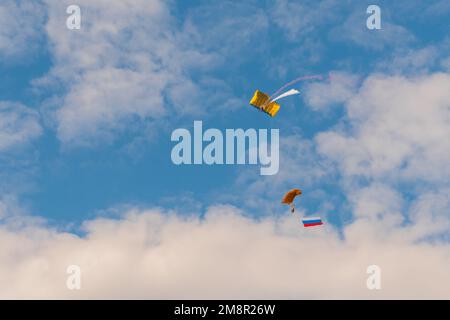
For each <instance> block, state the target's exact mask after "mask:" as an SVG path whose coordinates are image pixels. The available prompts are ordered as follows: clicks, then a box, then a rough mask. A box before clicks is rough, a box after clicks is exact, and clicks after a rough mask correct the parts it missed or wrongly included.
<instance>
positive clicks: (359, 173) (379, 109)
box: [0, 0, 450, 248]
mask: <svg viewBox="0 0 450 320" xmlns="http://www.w3.org/2000/svg"><path fill="white" fill-rule="evenodd" d="M69 2H70V1H69ZM69 2H67V1H53V0H45V1H36V2H34V3H33V4H31V3H27V2H26V1H13V0H8V1H6V2H5V4H2V5H0V9H1V10H0V18H2V17H3V21H4V22H0V87H1V88H2V89H1V90H0V106H1V108H0V112H1V113H2V117H4V119H7V120H5V121H4V122H3V123H2V122H0V159H1V161H0V162H1V164H0V178H1V181H0V190H1V191H2V197H1V198H0V200H1V201H0V203H3V206H4V208H6V209H4V211H5V212H6V213H3V214H0V218H1V217H2V216H3V218H5V219H6V220H7V219H8V218H11V217H15V216H16V212H19V213H21V214H25V215H26V216H30V217H35V218H40V219H44V220H45V221H47V222H46V223H47V224H49V225H51V226H54V227H56V228H61V229H64V230H72V231H73V232H75V234H78V233H79V232H80V231H79V228H80V226H81V225H83V224H84V223H86V221H89V220H92V219H94V220H95V219H97V218H98V217H106V218H113V217H116V216H115V213H116V212H117V211H118V212H122V211H123V210H125V209H123V208H129V207H137V208H141V209H142V210H145V209H147V208H161V210H163V211H164V210H175V211H176V212H178V214H179V215H181V216H183V215H185V216H190V215H191V214H194V215H195V216H203V215H205V212H207V210H208V208H210V207H211V206H217V205H227V206H228V205H229V206H233V207H234V208H238V209H239V210H241V212H243V213H242V214H243V215H244V216H248V217H251V218H252V219H256V220H258V219H265V218H268V217H269V218H273V217H275V218H277V217H278V218H279V217H283V216H286V215H288V214H289V213H288V210H287V208H286V207H284V206H282V205H281V204H280V199H281V197H282V195H283V193H284V192H285V191H286V190H289V189H291V188H294V187H298V188H301V189H302V190H303V196H302V197H301V200H300V201H299V203H298V206H299V216H298V217H297V222H298V226H299V227H301V223H300V217H301V216H302V215H320V216H322V217H323V218H324V220H325V221H326V223H327V224H329V225H330V227H331V228H334V230H335V231H336V232H337V233H339V234H340V237H341V238H345V237H346V236H348V235H346V232H345V228H346V227H347V226H348V227H349V230H350V229H351V228H352V225H353V224H354V223H355V221H360V220H358V219H362V220H361V221H365V220H364V219H366V218H367V219H369V220H370V219H372V218H373V219H381V220H383V219H385V220H383V221H391V222H392V221H394V220H395V219H397V218H398V217H397V215H396V214H397V213H399V214H400V216H401V217H402V219H403V220H402V221H401V222H400V225H402V226H405V225H408V224H415V223H417V220H415V219H416V218H417V214H418V213H417V212H422V211H421V210H425V211H426V212H427V213H428V214H431V215H432V216H433V217H436V216H437V217H441V216H443V217H444V218H445V219H447V218H448V209H449V208H450V207H449V204H448V202H446V201H447V200H446V199H449V198H450V196H449V194H450V193H448V192H447V191H448V188H450V186H449V185H448V180H446V178H447V177H448V176H450V172H449V171H448V168H445V165H446V164H448V162H446V161H447V160H449V159H450V158H449V155H448V153H447V152H446V151H445V148H446V147H447V145H446V144H445V143H444V142H442V137H445V136H446V132H447V131H446V130H447V128H448V126H447V125H448V124H449V123H448V121H447V122H446V120H445V119H446V117H447V116H448V107H449V104H448V101H449V100H448V96H444V94H442V93H441V92H445V90H447V91H448V87H447V84H448V83H449V82H448V77H449V72H450V38H449V36H448V34H449V31H450V29H449V26H450V6H449V4H448V1H445V0H442V1H441V0H435V1H421V0H416V1H395V2H393V1H377V2H376V3H375V2H373V1H329V0H323V1H290V0H274V1H251V0H249V1H245V2H244V3H241V2H238V1H196V2H189V3H188V2H186V1H156V0H155V1H143V0H142V1H141V0H139V1H123V2H120V3H119V2H118V3H115V4H108V3H107V2H105V1H84V0H83V1H79V5H80V7H81V19H82V20H81V30H68V29H67V28H66V26H65V21H66V19H67V17H68V15H67V14H66V13H65V9H66V7H67V6H68V5H69V4H72V3H71V2H70V3H69ZM72 2H73V1H72ZM370 4H376V5H378V6H379V7H380V8H381V24H382V28H381V30H369V29H368V28H367V27H366V19H367V18H368V17H369V14H367V13H366V9H367V7H368V5H370ZM0 20H2V19H0ZM317 74H321V75H325V76H326V75H328V74H331V75H332V78H331V80H325V81H305V82H300V83H298V84H296V85H294V86H293V87H294V88H297V89H299V90H300V91H301V92H302V94H301V95H299V96H293V97H290V98H286V99H285V100H282V102H281V105H282V107H281V110H280V112H279V114H278V115H277V116H276V117H275V118H270V117H268V116H267V115H265V114H263V113H260V112H257V111H256V110H255V109H253V108H252V107H250V106H249V105H248V102H249V100H250V98H251V97H252V94H253V92H254V91H255V90H256V89H260V90H262V91H264V92H268V93H272V92H274V91H276V90H277V89H278V88H279V87H281V86H282V85H283V84H285V83H287V82H289V81H290V80H292V79H294V78H297V77H299V76H302V75H317ZM434 84H437V85H434ZM440 86H442V88H440ZM433 88H434V89H433ZM445 88H447V89H445ZM391 90H392V92H391ZM439 90H441V91H439ZM415 93H417V94H418V96H417V97H416V96H415V95H414V94H415ZM419 94H420V95H419ZM411 96H414V97H415V98H414V99H412V101H410V100H409V97H411ZM403 108H405V109H403ZM408 108H411V109H408ZM427 108H430V109H429V110H431V111H427ZM396 110H398V112H397V111H396ZM411 110H412V111H411ZM433 110H434V111H433ZM194 120H202V121H203V126H204V128H205V129H206V128H218V129H220V130H225V129H227V128H230V129H233V128H244V129H248V128H255V129H263V128H273V129H279V130H280V172H279V174H277V175H274V176H261V175H259V166H249V165H244V166H239V165H223V166H218V165H216V166H207V165H200V166H194V165H191V166H188V165H181V166H176V165H174V164H173V163H172V161H171V158H170V153H171V149H172V147H173V146H174V144H175V143H174V142H172V141H171V140H170V135H171V133H172V131H173V130H175V129H177V128H187V129H189V130H191V131H192V126H193V121H194ZM447 120H448V119H447ZM1 130H3V132H2V131H1ZM371 190H372V191H371ZM446 190H447V191H446ZM446 192H447V193H446ZM373 194H377V195H379V196H380V198H374V199H372V198H371V196H370V195H373ZM434 196H436V197H438V198H439V199H441V200H442V203H443V204H442V206H440V207H439V208H437V209H436V208H434V207H433V208H434V209H433V208H431V207H430V204H429V203H428V202H427V204H425V202H424V201H425V200H427V199H428V200H430V199H432V197H434ZM428 200H427V201H428ZM430 201H431V202H435V201H434V200H430ZM438 202H439V201H438ZM435 203H437V202H435ZM439 203H440V202H439ZM427 206H428V207H427ZM426 208H428V209H426ZM0 212H1V211H0ZM362 212H368V213H367V215H366V214H363V213H362ZM119 215H120V214H119ZM386 216H388V218H385V217H386ZM368 217H370V218H368ZM391 218H392V219H393V220H390V219H391ZM433 219H434V218H433ZM439 219H440V218H439ZM377 221H378V220H377ZM395 221H397V220H395ZM411 221H412V222H411ZM414 221H415V222H414ZM445 221H447V220H445ZM391 222H389V223H391ZM383 223H384V222H383ZM392 223H394V222H392ZM396 223H397V222H396ZM394 224H395V223H394ZM444 225H445V224H442V226H443V228H444V229H443V230H432V231H430V233H429V234H421V235H422V236H423V237H425V238H427V237H430V238H433V239H435V238H436V239H440V240H443V239H444V240H445V239H448V233H449V231H448V229H445V227H444ZM351 230H352V229H351ZM422 236H420V237H419V236H418V237H419V238H420V239H422V238H421V237H422ZM405 237H406V236H405ZM419 238H417V239H419ZM408 239H409V238H408ZM417 239H416V240H417ZM420 239H419V240H420ZM444 242H445V241H444ZM445 243H446V242H445ZM446 248H447V247H446Z"/></svg>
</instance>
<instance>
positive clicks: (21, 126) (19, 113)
mask: <svg viewBox="0 0 450 320" xmlns="http://www.w3.org/2000/svg"><path fill="white" fill-rule="evenodd" d="M41 132H42V129H41V126H40V123H39V114H38V113H37V112H36V111H34V110H32V109H30V108H27V107H26V106H24V105H22V104H20V103H14V102H6V101H3V102H0V151H4V150H7V149H11V148H13V147H16V146H19V145H22V144H24V143H26V142H29V141H30V140H32V139H34V138H36V137H38V136H39V135H40V134H41Z"/></svg>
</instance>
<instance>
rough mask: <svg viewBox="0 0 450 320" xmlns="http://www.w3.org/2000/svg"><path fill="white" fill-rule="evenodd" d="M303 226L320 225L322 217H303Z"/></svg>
mask: <svg viewBox="0 0 450 320" xmlns="http://www.w3.org/2000/svg"><path fill="white" fill-rule="evenodd" d="M302 221H303V226H304V227H305V228H306V227H314V226H320V225H322V224H323V222H322V219H321V218H320V217H307V218H303V219H302Z"/></svg>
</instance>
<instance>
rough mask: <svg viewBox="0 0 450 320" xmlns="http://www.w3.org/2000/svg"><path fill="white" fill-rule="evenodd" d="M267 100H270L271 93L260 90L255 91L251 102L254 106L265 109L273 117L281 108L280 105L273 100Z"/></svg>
mask: <svg viewBox="0 0 450 320" xmlns="http://www.w3.org/2000/svg"><path fill="white" fill-rule="evenodd" d="M267 102H269V95H267V94H265V93H264V92H261V91H259V90H256V91H255V94H254V95H253V98H252V100H250V104H251V105H252V106H254V107H256V108H258V109H260V110H261V111H264V112H265V113H267V114H268V115H270V116H271V117H275V115H276V114H277V112H278V110H280V105H279V104H278V103H276V102H273V101H272V102H270V103H267Z"/></svg>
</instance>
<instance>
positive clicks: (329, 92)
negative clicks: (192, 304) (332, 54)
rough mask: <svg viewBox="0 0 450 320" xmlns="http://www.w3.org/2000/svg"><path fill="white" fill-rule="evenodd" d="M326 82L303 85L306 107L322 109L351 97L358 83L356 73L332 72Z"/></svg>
mask: <svg viewBox="0 0 450 320" xmlns="http://www.w3.org/2000/svg"><path fill="white" fill-rule="evenodd" d="M330 77H331V78H330V79H329V81H327V82H315V83H311V84H307V85H306V86H305V94H304V95H303V97H304V99H305V102H306V104H307V106H308V107H310V108H312V109H313V110H316V111H320V110H324V109H325V108H326V107H329V106H331V105H333V104H340V103H344V102H345V101H347V99H349V98H350V97H352V96H353V95H354V94H355V92H356V90H357V85H358V77H357V76H356V75H352V74H348V73H344V72H333V73H332V74H330Z"/></svg>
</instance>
